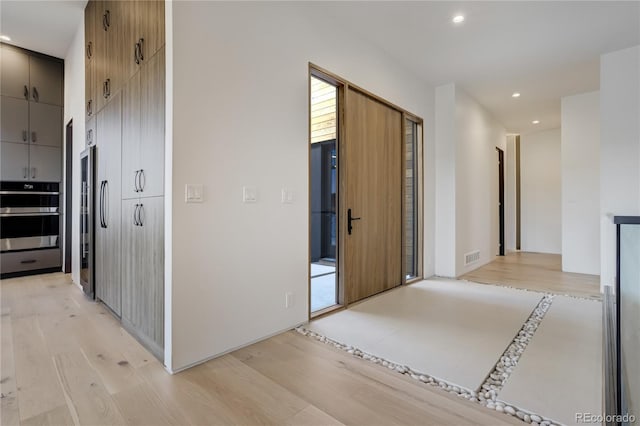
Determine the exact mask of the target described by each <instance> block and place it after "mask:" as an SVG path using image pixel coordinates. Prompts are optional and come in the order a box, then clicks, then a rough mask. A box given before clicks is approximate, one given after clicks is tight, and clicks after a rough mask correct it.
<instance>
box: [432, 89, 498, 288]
mask: <svg viewBox="0 0 640 426" xmlns="http://www.w3.org/2000/svg"><path fill="white" fill-rule="evenodd" d="M435 136H436V274H437V275H440V276H448V277H453V276H459V275H462V274H464V273H466V272H469V271H471V270H473V269H475V268H478V267H480V266H482V265H484V264H486V263H488V262H490V261H492V260H493V259H494V257H495V256H496V254H497V253H498V235H499V231H498V154H497V151H496V147H499V148H501V149H503V150H504V149H505V145H506V132H505V129H504V127H503V126H502V125H501V124H500V123H498V122H497V121H496V120H495V119H494V118H493V117H492V116H491V115H490V114H489V113H488V112H487V111H486V110H485V109H484V108H483V107H482V106H481V105H479V104H478V103H477V102H476V101H475V100H473V99H472V98H471V97H470V96H469V95H467V94H466V93H465V92H464V91H463V90H462V89H461V88H460V87H458V86H455V85H454V84H447V85H444V86H439V87H437V88H436V135H435ZM475 250H480V260H479V261H478V262H475V263H472V264H470V265H468V266H465V265H464V255H465V254H466V253H469V252H472V251H475Z"/></svg>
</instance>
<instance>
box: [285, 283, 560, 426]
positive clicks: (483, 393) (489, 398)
mask: <svg viewBox="0 0 640 426" xmlns="http://www.w3.org/2000/svg"><path fill="white" fill-rule="evenodd" d="M518 290H519V289H518ZM553 297H554V295H552V294H548V293H547V294H545V295H544V297H543V298H542V300H541V301H540V302H539V303H538V305H537V306H536V308H535V309H534V310H533V312H532V313H531V315H530V316H529V318H528V319H527V321H526V322H525V323H524V325H523V326H522V328H521V329H520V331H519V332H518V335H517V336H516V337H515V339H513V341H512V342H511V344H510V345H509V346H508V347H507V349H506V350H505V351H504V353H503V354H502V356H501V357H500V360H499V361H498V363H497V364H496V366H495V367H494V368H493V370H492V371H491V373H489V376H488V377H487V379H486V380H485V382H484V383H483V384H482V386H481V387H480V389H478V390H477V391H473V390H469V389H465V388H463V387H461V386H457V385H454V384H451V383H448V382H446V381H444V380H441V379H437V378H435V377H433V376H429V375H428V374H424V373H420V372H418V371H415V370H413V369H411V368H410V367H408V366H406V365H400V364H396V363H394V362H391V361H388V360H386V359H383V358H380V357H377V356H375V355H371V354H369V353H366V352H363V351H361V350H360V349H358V348H355V347H353V346H350V345H345V344H344V343H340V342H336V341H335V340H333V339H330V338H328V337H326V336H323V335H321V334H318V333H316V332H314V331H311V330H308V329H306V328H305V327H304V326H299V327H297V328H296V329H295V330H296V331H297V332H298V333H300V334H302V335H304V336H308V337H312V338H314V339H316V340H318V341H320V342H322V343H326V344H329V345H332V346H334V347H336V348H338V349H341V350H344V351H346V352H347V353H349V354H351V355H353V356H355V357H358V358H361V359H364V360H366V361H370V362H373V363H374V364H379V365H382V366H383V367H387V368H388V369H390V370H394V371H396V372H398V373H400V374H404V375H407V376H410V377H411V378H413V379H415V380H418V381H420V382H423V383H426V384H428V385H431V386H436V387H439V388H442V389H443V390H446V391H447V392H449V393H451V394H453V395H457V396H459V397H461V398H464V399H466V400H469V401H471V402H475V403H478V404H480V405H482V406H484V407H486V408H489V409H492V410H496V411H498V412H501V413H505V414H509V415H511V416H513V417H516V418H518V419H520V420H522V421H523V422H526V423H529V424H532V425H541V426H560V425H561V423H559V422H556V421H554V420H551V419H549V418H547V417H544V416H541V415H539V414H536V413H530V412H527V411H525V410H523V409H521V408H518V407H515V406H513V405H509V404H506V403H505V402H503V401H499V400H498V399H497V396H498V392H499V391H500V390H501V389H502V387H503V386H504V383H505V382H506V381H507V379H508V378H509V376H510V375H511V372H512V371H513V369H514V368H515V366H516V365H517V364H518V360H519V359H520V356H521V355H522V353H523V352H524V349H525V348H526V346H527V345H528V344H529V342H530V341H531V338H532V337H533V334H534V333H535V331H536V329H537V328H538V326H539V325H540V322H541V321H542V319H543V318H544V315H545V314H546V313H547V311H548V310H549V307H550V306H551V302H552V301H553Z"/></svg>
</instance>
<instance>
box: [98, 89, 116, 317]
mask: <svg viewBox="0 0 640 426" xmlns="http://www.w3.org/2000/svg"><path fill="white" fill-rule="evenodd" d="M96 128H98V129H100V133H99V134H98V136H97V137H98V139H97V141H96V144H97V150H96V157H97V167H96V185H97V187H96V191H97V194H96V195H97V197H96V198H95V199H96V202H97V208H96V209H95V211H96V212H97V216H98V217H97V218H96V219H97V220H96V221H95V222H94V223H96V224H97V226H96V228H95V250H96V253H95V260H94V264H95V280H96V291H95V293H96V297H98V298H99V299H100V300H102V301H103V302H104V303H105V304H106V305H107V306H109V308H111V310H112V311H113V312H114V313H116V314H117V315H120V313H121V309H120V308H121V293H122V290H121V283H122V280H121V268H120V251H121V248H122V246H121V215H122V211H121V205H122V203H121V200H122V198H121V193H122V189H121V185H122V182H121V158H122V156H121V153H122V131H121V129H122V103H121V99H120V95H116V96H115V97H114V98H113V99H112V100H111V101H110V102H109V103H108V104H107V105H106V106H105V107H104V108H103V109H102V110H101V111H100V112H99V113H98V115H97V117H96Z"/></svg>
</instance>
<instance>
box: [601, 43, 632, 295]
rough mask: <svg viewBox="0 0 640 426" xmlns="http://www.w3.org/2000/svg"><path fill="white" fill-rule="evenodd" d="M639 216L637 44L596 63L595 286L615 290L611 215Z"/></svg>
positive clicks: (604, 57) (613, 228) (614, 236)
mask: <svg viewBox="0 0 640 426" xmlns="http://www.w3.org/2000/svg"><path fill="white" fill-rule="evenodd" d="M639 214H640V45H639V46H635V47H632V48H629V49H624V50H620V51H617V52H613V53H608V54H605V55H602V57H601V58H600V241H601V251H600V283H601V284H602V285H614V284H615V275H616V270H615V269H616V230H615V226H614V225H613V223H612V221H611V216H613V215H619V216H634V215H639Z"/></svg>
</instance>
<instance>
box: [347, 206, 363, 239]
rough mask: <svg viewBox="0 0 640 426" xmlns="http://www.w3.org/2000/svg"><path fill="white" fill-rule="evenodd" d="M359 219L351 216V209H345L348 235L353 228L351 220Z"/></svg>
mask: <svg viewBox="0 0 640 426" xmlns="http://www.w3.org/2000/svg"><path fill="white" fill-rule="evenodd" d="M360 219H362V218H360V217H353V216H351V209H349V210H347V232H348V233H349V235H351V230H352V229H353V224H352V223H351V222H353V221H354V220H360Z"/></svg>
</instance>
